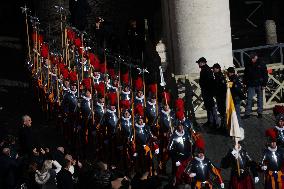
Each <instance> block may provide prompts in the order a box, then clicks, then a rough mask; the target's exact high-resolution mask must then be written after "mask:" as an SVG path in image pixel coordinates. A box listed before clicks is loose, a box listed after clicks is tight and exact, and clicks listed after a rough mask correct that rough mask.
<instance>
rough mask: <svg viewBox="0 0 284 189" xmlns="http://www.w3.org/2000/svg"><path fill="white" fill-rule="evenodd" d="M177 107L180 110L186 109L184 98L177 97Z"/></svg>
mask: <svg viewBox="0 0 284 189" xmlns="http://www.w3.org/2000/svg"><path fill="white" fill-rule="evenodd" d="M175 107H176V109H177V110H178V111H180V110H182V111H184V102H183V100H182V98H178V99H176V101H175Z"/></svg>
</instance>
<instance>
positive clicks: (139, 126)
mask: <svg viewBox="0 0 284 189" xmlns="http://www.w3.org/2000/svg"><path fill="white" fill-rule="evenodd" d="M135 126H136V127H138V128H143V127H144V126H145V123H143V124H142V125H139V124H138V123H135Z"/></svg>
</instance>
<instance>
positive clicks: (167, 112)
mask: <svg viewBox="0 0 284 189" xmlns="http://www.w3.org/2000/svg"><path fill="white" fill-rule="evenodd" d="M161 112H162V113H163V114H167V115H169V114H170V113H171V110H170V109H169V110H168V111H165V110H161Z"/></svg>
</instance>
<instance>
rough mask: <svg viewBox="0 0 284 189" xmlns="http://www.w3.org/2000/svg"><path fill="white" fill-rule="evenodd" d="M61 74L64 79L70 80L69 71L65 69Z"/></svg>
mask: <svg viewBox="0 0 284 189" xmlns="http://www.w3.org/2000/svg"><path fill="white" fill-rule="evenodd" d="M61 74H62V76H63V78H64V79H68V77H69V72H68V70H67V69H65V68H63V69H61Z"/></svg>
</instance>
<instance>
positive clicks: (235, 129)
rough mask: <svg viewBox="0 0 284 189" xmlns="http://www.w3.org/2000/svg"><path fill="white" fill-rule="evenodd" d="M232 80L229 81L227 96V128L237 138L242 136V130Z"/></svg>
mask: <svg viewBox="0 0 284 189" xmlns="http://www.w3.org/2000/svg"><path fill="white" fill-rule="evenodd" d="M232 84H233V83H232V82H228V83H227V97H226V118H227V128H228V130H229V131H230V136H232V137H235V138H241V131H240V126H239V122H238V117H237V113H236V109H235V105H234V101H233V97H232V93H231V89H230V88H231V87H232Z"/></svg>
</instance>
